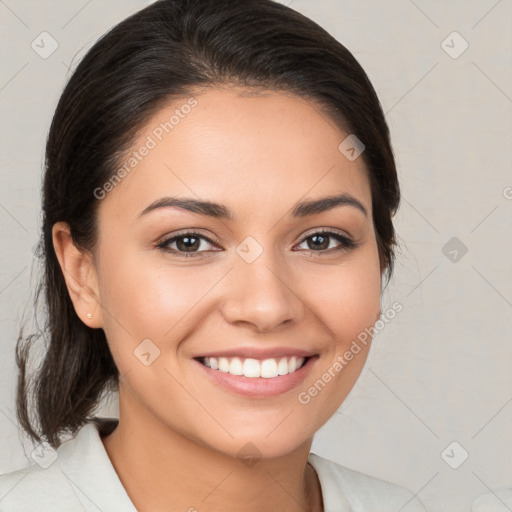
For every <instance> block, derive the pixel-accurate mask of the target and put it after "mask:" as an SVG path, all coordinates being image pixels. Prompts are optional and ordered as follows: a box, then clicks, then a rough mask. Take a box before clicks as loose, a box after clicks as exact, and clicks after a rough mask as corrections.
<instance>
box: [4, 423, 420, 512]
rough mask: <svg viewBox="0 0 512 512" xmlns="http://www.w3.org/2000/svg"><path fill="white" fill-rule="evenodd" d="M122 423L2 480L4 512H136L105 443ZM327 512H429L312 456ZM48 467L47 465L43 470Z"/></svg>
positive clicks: (83, 434) (87, 431)
mask: <svg viewBox="0 0 512 512" xmlns="http://www.w3.org/2000/svg"><path fill="white" fill-rule="evenodd" d="M116 424H117V420H109V419H103V418H95V419H94V420H93V421H89V422H88V423H86V424H85V425H84V426H83V427H82V428H81V429H80V430H79V432H78V433H77V434H76V436H75V437H74V438H72V439H69V440H67V441H65V442H63V443H62V444H61V445H60V446H59V448H58V449H57V451H56V452H55V451H54V450H50V451H49V452H41V456H40V457H38V455H37V454H36V455H35V456H33V458H34V459H35V460H36V459H37V462H38V463H35V464H33V465H31V466H29V467H27V468H23V469H20V470H18V471H13V472H11V473H6V474H4V475H1V476H0V510H1V511H2V512H35V511H37V512H78V511H80V512H98V511H101V512H137V509H136V508H135V506H134V505H133V503H132V502H131V500H130V498H129V497H128V494H127V493H126V490H125V489H124V487H123V485H122V483H121V481H120V480H119V478H118V476H117V473H116V471H115V469H114V467H113V466H112V463H111V462H110V459H109V457H108V454H107V452H106V450H105V447H104V446H103V443H102V441H101V439H100V433H104V432H105V433H107V432H109V431H111V430H112V429H113V428H115V425H116ZM309 462H310V463H311V464H312V466H313V467H314V468H315V470H316V472H317V474H318V478H319V480H320V485H321V488H322V496H323V501H324V512H397V511H398V510H400V512H425V509H424V507H423V506H422V504H421V502H420V501H419V500H418V499H417V498H415V497H414V496H413V494H412V493H411V492H409V491H407V490H406V489H404V488H403V487H400V486H398V485H395V484H392V483H390V482H387V481H384V480H380V479H378V478H374V477H371V476H369V475H365V474H363V473H360V472H358V471H354V470H352V469H349V468H346V467H343V466H340V465H339V464H336V463H334V462H332V461H330V460H327V459H324V458H323V457H320V456H318V455H316V454H314V453H310V455H309ZM43 466H44V467H43Z"/></svg>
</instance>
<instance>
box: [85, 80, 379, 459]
mask: <svg viewBox="0 0 512 512" xmlns="http://www.w3.org/2000/svg"><path fill="white" fill-rule="evenodd" d="M248 92H249V91H248V90H247V89H236V88H234V89H229V88H223V89H222V88H219V89H209V90H207V92H204V91H203V92H202V93H200V94H197V95H195V96H194V99H189V101H188V102H187V99H184V100H183V101H178V102H176V103H174V104H173V105H172V106H169V107H168V108H165V109H164V110H161V111H159V112H158V114H157V115H156V116H155V117H154V118H153V119H152V120H151V122H149V123H148V125H147V128H146V131H145V132H144V133H141V134H140V137H139V139H138V141H137V143H136V144H135V145H134V147H133V151H136V152H137V154H136V155H134V154H133V152H130V155H128V156H127V157H126V162H127V163H128V165H127V167H125V172H122V171H121V172H120V173H118V176H119V177H122V179H121V180H120V182H119V180H117V181H116V182H115V185H112V183H113V182H112V183H111V184H110V185H108V184H107V186H106V187H105V189H104V190H110V191H109V192H108V193H103V192H102V191H101V192H100V191H97V192H96V193H97V195H98V196H102V195H104V196H105V197H104V198H103V199H101V200H100V205H99V211H98V219H99V239H98V246H97V249H96V252H95V271H96V276H97V283H98V286H97V296H98V300H99V303H100V304H101V308H100V307H98V308H97V311H96V313H95V317H96V315H100V318H101V324H102V327H103V329H104V330H105V333H106V335H107V338H108V341H109V344H110V348H111V351H112V354H113V357H114V360H115V362H116V364H117V366H118V368H119V371H120V374H121V375H122V379H121V384H120V403H121V421H122V420H123V414H124V415H130V417H131V418H132V419H131V420H130V423H131V424H135V422H139V424H140V425H141V426H142V424H144V425H145V426H150V425H152V426H154V424H155V423H154V422H155V421H156V422H157V423H158V424H159V425H160V426H163V427H164V428H165V429H171V430H173V431H175V432H176V433H178V434H180V435H183V436H186V437H187V438H189V439H192V440H194V441H195V442H197V443H200V444H202V445H206V446H210V447H213V448H215V449H216V450H220V451H222V452H225V453H228V454H230V455H236V454H237V453H238V452H239V450H240V449H241V448H242V447H243V446H244V445H245V444H246V443H247V442H251V443H253V444H254V445H255V447H256V449H257V450H258V451H259V453H261V454H262V455H263V456H269V457H270V456H278V455H282V454H285V453H289V452H291V451H292V450H294V449H295V448H297V447H299V446H300V445H302V444H303V443H305V442H307V441H310V440H311V438H312V436H313V434H314V433H315V432H316V431H317V430H318V429H319V428H320V427H321V426H322V424H324V423H325V422H326V421H327V420H328V418H329V417H330V416H331V415H332V414H333V413H334V412H335V411H336V409H337V408H338V407H339V406H340V404H341V403H342V402H343V400H344V398H345V397H346V395H347V394H348V392H349V391H350V389H351V388H352V386H353V385H354V383H355V381H356V379H357V377H358V376H359V374H360V372H361V369H362V367H363V365H364V362H365V359H366V356H367V351H368V348H369V344H367V345H366V346H365V345H362V344H361V343H359V345H360V350H359V352H358V353H357V354H354V352H355V351H353V353H352V354H353V357H352V358H351V360H348V358H344V354H345V353H346V352H347V351H349V349H350V347H351V345H352V342H353V341H354V340H356V339H357V337H358V335H359V334H360V333H362V332H363V331H364V330H365V328H368V327H371V326H373V324H374V323H375V321H376V320H377V318H378V316H379V312H380V292H381V274H380V266H379V256H378V252H377V244H376V238H375V231H374V226H373V222H372V204H371V192H370V185H369V181H368V178H367V176H366V171H365V168H364V163H363V161H362V158H356V159H355V160H352V159H348V158H347V157H346V156H345V155H344V154H343V153H342V152H340V150H339V149H338V147H339V145H340V143H341V142H342V141H343V140H344V139H345V138H346V137H347V136H348V135H349V134H348V133H344V132H342V131H341V130H340V129H339V128H337V127H336V126H335V124H334V123H333V122H332V121H331V120H330V119H329V118H327V117H326V116H325V115H323V114H322V113H321V112H320V109H319V108H317V107H316V106H315V105H314V104H312V103H311V102H308V101H306V100H304V99H301V98H298V97H295V96H292V95H287V94H284V93H279V92H268V93H265V95H252V94H248ZM184 105H188V107H187V106H184ZM176 111H178V112H176ZM173 115H174V116H175V117H174V118H173V119H172V120H171V121H169V120H170V118H171V116H173ZM177 119H178V121H177ZM166 122H167V123H168V124H167V125H166V124H165V123H166ZM167 132H168V133H167ZM143 147H146V148H147V149H146V150H144V149H142V150H141V149H140V148H143ZM130 158H135V159H136V162H137V163H136V165H134V163H135V160H132V161H130V160H129V159H130ZM132 165H134V166H133V167H132ZM126 169H129V171H126ZM342 194H344V195H345V196H346V197H349V196H351V197H352V198H354V200H355V201H354V202H352V203H346V202H345V203H344V202H338V203H336V204H335V203H334V202H331V205H330V206H331V207H328V208H327V207H325V205H324V206H323V207H318V208H314V207H313V208H307V207H306V206H304V205H308V204H310V203H311V202H314V201H318V200H320V199H323V198H327V197H332V196H339V195H342ZM176 199H179V200H181V201H185V200H186V201H190V203H189V205H191V206H190V209H187V208H185V207H184V206H185V204H184V203H182V207H177V206H170V204H171V200H176ZM192 201H193V202H195V201H199V202H201V203H203V202H204V203H208V205H206V206H205V205H203V206H201V205H199V206H197V205H196V206H193V203H192ZM356 201H357V202H359V203H360V205H361V207H362V209H361V208H360V207H359V206H358V205H357V203H356ZM213 203H215V205H217V206H212V204H213ZM299 205H303V206H301V207H300V208H299ZM191 210H193V211H191ZM363 210H366V213H364V212H363ZM322 231H329V232H331V233H332V234H329V235H327V234H323V235H321V234H320V232H322ZM190 232H192V233H193V234H190ZM187 233H189V234H188V235H187ZM337 235H341V237H342V238H340V239H338V238H336V236H337ZM346 239H349V240H350V241H352V242H353V243H354V246H353V247H351V246H349V245H346ZM237 356H238V357H237ZM292 356H295V357H296V358H299V359H298V363H299V364H300V363H301V359H300V358H305V365H304V366H303V367H302V368H301V369H299V370H296V371H293V370H294V363H293V361H292V359H291V358H292ZM205 357H208V359H204V358H205ZM262 361H264V362H262ZM336 361H338V364H336ZM205 363H206V365H210V366H211V367H207V366H206V365H205ZM296 364H297V363H296ZM217 365H220V367H221V368H220V369H214V368H215V366H217ZM340 367H341V369H340ZM228 368H229V372H226V371H222V370H227V369H228ZM243 371H245V373H246V374H247V375H248V376H245V375H242V376H240V375H232V373H233V374H237V373H238V374H239V373H240V372H243ZM251 372H255V373H251ZM257 372H260V374H261V372H263V374H264V376H263V377H254V375H257V374H258V373H257ZM287 372H288V373H287ZM276 373H277V374H278V376H273V375H276ZM286 373H287V374H286ZM279 374H283V375H279ZM315 383H316V385H315Z"/></svg>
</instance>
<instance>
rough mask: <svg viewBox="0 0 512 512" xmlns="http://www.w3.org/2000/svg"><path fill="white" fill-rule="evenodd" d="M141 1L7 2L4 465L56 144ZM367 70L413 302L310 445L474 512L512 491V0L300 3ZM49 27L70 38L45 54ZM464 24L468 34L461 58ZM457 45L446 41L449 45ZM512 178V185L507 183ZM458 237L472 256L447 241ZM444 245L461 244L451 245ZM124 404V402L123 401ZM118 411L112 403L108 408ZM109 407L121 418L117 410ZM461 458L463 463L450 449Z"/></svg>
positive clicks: (450, 510) (443, 509)
mask: <svg viewBox="0 0 512 512" xmlns="http://www.w3.org/2000/svg"><path fill="white" fill-rule="evenodd" d="M148 3H150V2H147V1H146V2H144V1H142V0H139V1H137V0H128V1H127V0H109V1H101V2H100V1H98V0H89V1H87V0H69V1H67V2H58V1H56V0H40V1H37V2H36V1H35V0H33V1H22V0H6V1H2V0H0V30H1V32H0V40H1V52H2V61H1V62H2V65H1V68H0V109H1V119H2V123H1V128H0V130H1V132H0V140H1V144H2V147H1V152H0V226H1V235H0V236H1V241H2V242H1V262H2V264H1V266H0V305H1V309H0V311H1V313H0V315H1V316H0V321H1V329H2V332H3V336H2V338H1V340H0V342H1V349H2V352H1V354H2V355H1V359H0V361H1V369H0V396H1V408H0V413H1V414H0V428H1V434H2V435H1V437H0V472H7V471H10V470H14V469H17V468H20V467H22V466H24V465H26V464H27V459H26V457H25V455H24V450H23V446H24V445H25V451H26V452H27V453H28V454H29V453H30V451H29V450H28V449H27V445H26V442H25V441H23V439H22V437H21V435H20V432H19V430H18V428H17V423H16V419H15V413H14V389H15V375H16V373H15V364H14V347H15V340H16V337H17V331H18V327H19V322H20V318H21V315H22V313H23V311H24V308H27V307H30V300H31V299H30V293H31V292H30V290H31V286H33V285H34V277H35V276H33V277H32V280H31V278H30V273H31V265H32V260H33V248H34V247H35V244H36V242H37V239H38V229H39V226H40V213H39V208H40V178H41V170H42V162H43V150H44V142H45V137H46V134H47V131H48V128H49V124H50V120H51V116H52V114H53V110H54V108H55V105H56V102H57V100H58V97H59V95H60V93H61V91H62V88H63V86H64V84H65V81H66V79H67V78H68V77H69V73H70V71H69V69H68V68H69V67H71V69H73V67H74V65H75V64H76V62H77V60H78V59H80V58H81V57H82V56H83V55H84V52H85V51H86V50H87V49H88V48H90V46H91V45H92V44H93V43H94V42H95V41H96V40H97V38H98V37H99V36H100V35H102V34H103V33H104V32H105V31H106V30H107V29H109V28H111V27H112V26H113V25H114V24H115V23H116V22H118V21H120V20H122V19H123V18H125V17H126V16H127V15H129V14H131V13H132V12H134V11H136V10H138V9H139V8H142V7H144V6H145V5H147V4H148ZM283 3H287V4H290V5H291V7H293V8H295V9H297V10H298V11H300V12H302V13H304V14H306V15H307V16H309V17H311V18H312V19H314V20H315V21H317V22H318V23H319V24H320V25H322V26H323V27H324V28H326V29H327V30H328V31H329V32H331V33H332V34H333V35H334V36H335V37H337V38H338V39H339V40H340V41H341V42H342V43H343V44H344V45H345V46H347V48H348V49H349V50H350V51H351V52H352V53H353V54H354V55H355V57H356V58H357V59H358V60H359V62H360V63H361V64H362V66H363V67H364V69H365V70H366V71H367V73H368V75H369V77H370V79H371V80H372V82H373V84H374V87H375V88H376V90H377V93H378V94H379V97H380V99H381V102H382V104H383V107H384V110H385V111H386V114H387V119H388V122H389V125H390V128H391V132H392V139H393V144H394V149H395V153H396V157H397V163H398V166H399V174H400V181H401V186H402V192H403V199H402V205H401V208H400V210H399V213H398V215H397V217H396V228H397V230H398V233H399V236H400V240H401V245H402V251H401V253H399V254H398V261H397V266H396V274H395V278H394V280H393V281H392V283H391V284H390V286H389V289H388V290H387V292H386V294H385V296H384V297H383V303H382V304H383V311H384V310H385V309H386V308H387V307H389V305H391V303H393V302H394V301H395V300H396V301H399V302H400V303H401V304H402V305H403V311H402V312H400V313H399V314H398V315H397V316H396V318H395V319H394V320H393V321H392V322H391V323H390V324H388V325H387V326H386V327H385V329H384V330H383V331H381V332H380V333H379V334H378V336H377V337H376V338H375V344H374V346H373V348H372V352H371V357H370V359H369V362H368V364H367V366H366V368H365V371H364V372H363V374H362V376H361V377H360V379H359V380H358V382H357V384H356V386H355V388H354V389H353V391H352V392H351V394H350V395H349V398H348V399H347V400H346V402H345V403H344V404H343V406H342V407H341V408H340V410H339V413H338V414H335V415H334V417H333V418H332V419H331V420H330V421H329V422H328V423H327V425H326V426H325V427H324V428H323V429H322V430H321V431H320V432H319V433H318V435H317V436H316V438H315V441H314V445H313V451H315V452H316V453H318V454H320V455H322V456H325V457H328V458H330V459H332V460H335V461H337V462H339V463H341V464H343V465H346V466H349V467H352V468H355V469H357V470H360V471H363V472H365V473H370V474H373V475H376V476H378V477H381V478H385V479H387V480H391V481H394V482H396V483H399V484H401V485H404V486H406V487H408V488H409V489H411V490H412V491H413V492H415V493H418V495H419V497H420V499H421V500H422V501H423V502H424V504H425V505H426V507H427V508H428V510H430V511H436V512H458V511H469V510H470V509H471V502H472V501H473V499H474V498H476V496H478V495H479V494H481V493H484V492H488V491H489V489H497V488H500V487H504V486H510V485H512V467H511V461H512V428H511V427H512V403H511V402H512V371H511V370H512V343H511V341H512V334H511V332H512V331H511V327H510V319H511V313H512V258H511V255H512V236H511V234H512V172H511V121H512V113H511V109H512V99H511V97H512V86H511V75H512V72H511V68H512V66H511V55H512V35H511V33H512V32H511V28H510V20H511V19H512V5H511V4H512V2H511V1H510V0H500V1H496V0H485V1H484V0H481V1H474V0H473V1H466V0H457V1H451V2H447V1H441V0H431V1H420V0H415V1H414V2H413V1H412V0H390V1H386V2H379V1H371V0H346V1H345V0H343V1H342V0H322V1H319V0H316V1H312V0H293V1H292V2H291V3H290V1H289V0H286V1H283ZM43 31H47V32H49V33H50V34H51V35H52V37H53V38H55V39H56V40H57V42H58V44H59V47H58V49H57V50H56V51H55V53H53V54H52V55H51V56H50V57H49V58H47V59H43V58H41V57H40V56H39V55H38V54H37V53H36V52H35V51H34V50H33V49H32V48H31V43H32V41H33V40H34V39H35V38H36V37H37V36H38V35H39V34H40V33H41V32H43ZM453 31H457V32H458V33H459V34H460V35H461V36H462V38H464V40H465V41H467V43H468V44H469V47H468V49H467V50H466V51H465V52H464V53H462V54H461V55H460V56H458V57H457V58H453V57H452V56H450V55H448V53H447V52H446V51H445V49H443V47H445V48H446V47H447V49H448V51H450V52H452V54H453V52H458V51H459V50H460V49H461V48H462V46H461V44H463V41H462V40H461V39H457V37H458V36H455V39H454V37H453V36H451V37H450V38H448V40H447V41H446V43H444V45H443V43H442V42H443V41H444V40H445V39H446V38H447V36H449V35H450V34H451V33H452V32H453ZM450 46H451V47H452V48H449V47H450ZM507 187H508V188H507ZM452 237H457V238H458V239H459V240H460V243H461V244H464V246H466V247H467V249H468V252H467V253H466V254H465V255H464V256H463V257H462V258H460V255H461V253H460V251H459V253H458V258H460V259H459V260H458V261H457V262H453V261H451V260H450V259H449V258H448V257H447V256H445V254H444V253H443V247H444V246H445V244H446V243H447V242H448V241H449V240H450V239H451V238H452ZM445 252H446V251H445ZM109 407H110V410H114V411H115V401H114V402H112V404H111V405H110V406H109ZM107 409H108V408H107ZM106 412H107V413H108V412H109V410H106ZM453 441H456V442H457V443H459V445H460V446H461V447H462V448H459V447H458V446H457V447H455V449H454V450H453V451H451V450H448V455H449V457H448V458H449V459H450V461H451V462H452V464H453V461H455V462H456V461H457V459H458V457H460V454H461V453H462V451H461V450H462V449H464V450H466V451H467V452H468V453H469V457H468V459H467V460H466V461H465V462H464V463H463V464H462V465H461V466H460V467H459V468H458V469H452V468H451V467H450V466H449V465H448V464H447V463H446V462H445V461H444V460H443V458H442V457H441V453H442V452H443V450H444V449H445V448H446V447H447V446H448V445H449V444H450V443H452V442H453Z"/></svg>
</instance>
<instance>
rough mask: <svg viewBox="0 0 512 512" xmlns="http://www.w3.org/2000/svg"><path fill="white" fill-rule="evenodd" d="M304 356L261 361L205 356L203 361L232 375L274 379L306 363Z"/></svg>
mask: <svg viewBox="0 0 512 512" xmlns="http://www.w3.org/2000/svg"><path fill="white" fill-rule="evenodd" d="M304 361H305V358H304V357H296V356H291V357H281V358H280V359H279V360H277V359H274V358H270V359H264V360H263V361H259V360H257V359H251V358H247V359H243V358H240V357H219V358H216V357H205V358H203V359H202V362H203V364H204V365H205V366H208V367H209V368H211V369H212V370H219V371H221V372H224V373H230V374H231V375H243V376H244V377H249V378H257V377H262V378H263V379H272V378H274V377H277V376H279V375H288V374H289V373H293V372H295V371H296V370H298V369H299V368H301V367H302V365H303V364H304Z"/></svg>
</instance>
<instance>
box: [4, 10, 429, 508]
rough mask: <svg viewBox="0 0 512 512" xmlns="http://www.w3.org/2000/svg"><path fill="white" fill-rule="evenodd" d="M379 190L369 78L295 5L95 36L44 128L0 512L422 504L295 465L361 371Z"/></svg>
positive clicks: (387, 234) (381, 208)
mask: <svg viewBox="0 0 512 512" xmlns="http://www.w3.org/2000/svg"><path fill="white" fill-rule="evenodd" d="M399 197H400V193H399V185H398V182H397V175H396V169H395V163H394V159H393V152H392V148H391V145H390V140H389V131H388V127H387V125H386V122H385V119H384V115H383V112H382V109H381V106H380V104H379V101H378V98H377V96H376V93H375V91H374V89H373V87H372V86H371V84H370V82H369V80H368V77H367V76H366V74H365V72H364V71H363V70H362V68H361V67H360V65H359V64H358V63H357V61H356V60H355V59H354V57H353V56H352V55H351V54H350V52H349V51H348V50H347V49H346V48H344V47H343V46H342V45H341V44H340V43H338V42H337V41H336V40H335V39H334V38H332V37H331V36H330V35H329V34H327V33H326V32H325V31H324V30H323V29H321V28H320V27H319V26H318V25H316V24H315V23H313V22H312V21H311V20H309V19H307V18H305V17H304V16H302V15H300V14H299V13H297V12H295V11H293V10H292V9H289V8H287V7H285V6H283V5H280V4H277V3H274V2H272V1H270V0H248V1H245V2H238V1H235V0H228V1H223V2H213V1H208V0H161V1H158V2H156V3H154V4H153V5H151V6H149V7H147V8H146V9H144V10H142V11H140V12H138V13H136V14H135V15H133V16H131V17H130V18H128V19H127V20H125V21H123V22H122V23H120V24H119V25H118V26H116V27H115V28H114V29H112V30H111V31H110V32H108V33H107V34H106V35H104V36H103V37H102V38H101V39H100V40H99V41H98V42H97V43H96V45H95V46H94V47H93V48H92V49H91V50H90V51H89V52H88V54H87V55H86V56H85V58H84V59H83V61H82V62H81V63H80V65H79V66H78V67H77V69H76V71H75V72H74V74H73V76H72V77H71V79H70V81H69V83H68V84H67V85H66V88H65V90H64V92H63V94H62V96H61V99H60V102H59V104H58V107H57V109H56V112H55V116H54V119H53V122H52V126H51V129H50V133H49V137H48V142H47V148H46V169H45V176H44V190H43V212H44V220H43V229H42V231H43V234H42V249H43V250H42V254H43V258H44V263H45V275H44V281H43V282H42V284H41V286H42V290H43V291H44V296H45V299H46V302H47V308H48V318H47V325H46V329H45V332H44V339H45V341H46V342H47V347H46V352H45V354H44V358H43V361H42V365H41V367H40V368H38V370H37V372H36V373H35V375H34V377H33V380H31V379H30V378H29V377H30V376H29V371H28V359H29V351H30V347H31V345H33V344H34V341H35V339H37V337H34V336H23V335H22V336H21V337H20V340H19V344H18V350H17V362H18V365H19V368H20V373H19V383H18V417H19V420H20V422H21V424H22V426H23V428H24V429H25V430H26V431H27V433H28V434H29V435H30V436H31V437H32V438H33V439H34V440H35V441H36V442H37V443H38V446H37V449H36V450H35V452H34V454H33V458H34V459H35V460H36V462H37V464H34V465H33V466H32V467H30V468H28V469H24V470H20V471H17V472H14V473H10V474H8V475H5V476H3V477H2V479H1V493H0V496H4V498H3V499H2V501H0V507H1V510H2V511H6V512H8V511H10V510H52V511H56V510H66V511H71V510H87V511H88V510H103V511H107V510H108V511H117V510H119V511H129V510H138V511H142V512H146V511H151V512H155V511H160V510H165V511H169V510H173V511H174V510H188V511H194V510H197V511H202V510H208V511H217V510H223V511H230V510H244V511H262V510H283V511H290V512H291V511H299V510H307V511H315V512H317V511H322V510H324V511H353V512H362V511H371V512H377V511H393V512H396V511H398V510H401V511H421V510H424V508H423V507H422V505H421V504H420V502H419V500H418V499H417V498H415V497H414V496H413V494H412V493H410V492H409V491H407V490H405V489H403V488H401V487H399V486H397V485H394V484H392V483H389V482H385V481H383V480H379V479H377V478H373V477H371V476H369V475H364V474H362V473H358V472H357V471H354V470H352V469H349V468H346V467H343V466H340V465H338V464H335V463H334V462H331V461H329V460H327V459H324V458H321V457H319V456H317V455H315V454H311V453H310V448H311V443H312V439H313V436H314V434H315V432H316V431H317V430H318V429H319V428H320V427H321V426H322V425H323V424H324V423H325V422H326V421H327V420H328V419H329V417H331V416H332V414H334V413H335V411H336V410H337V409H338V407H339V406H340V405H341V403H342V402H343V400H344V399H345V397H346V396H347V395H348V393H349V392H350V390H351V389H352V387H353V386H354V384H355V382H356V380H357V378H358V376H359V375H360V373H361V371H362V369H363V366H364V363H365V360H366V357H367V354H368V350H369V347H370V341H369V340H367V339H366V338H364V337H362V336H361V333H366V332H367V331H368V330H369V329H370V328H371V327H372V326H373V325H374V323H375V322H376V320H377V319H378V318H379V315H380V296H381V292H382V281H383V278H384V276H385V275H386V274H387V277H388V279H389V277H390V276H391V273H392V270H393V258H394V253H393V247H394V245H395V238H394V229H393V224H392V216H393V214H394V213H395V211H396V209H397V207H398V204H399ZM363 339H364V342H363V341H362V340H363ZM356 347H357V348H356ZM32 382H33V383H34V386H32V385H31V383H32ZM116 389H118V391H119V421H116V420H105V419H104V418H97V417H95V415H94V412H95V410H96V408H97V406H98V404H99V402H100V400H101V399H102V398H103V397H104V396H105V394H106V393H108V392H109V391H111V390H116ZM30 397H33V398H32V399H31V398H30ZM32 400H33V404H32ZM32 406H33V407H34V411H35V417H34V415H33V414H31V407H32ZM65 434H71V436H74V437H73V438H72V439H68V440H66V441H65V442H63V437H64V435H65Z"/></svg>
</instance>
